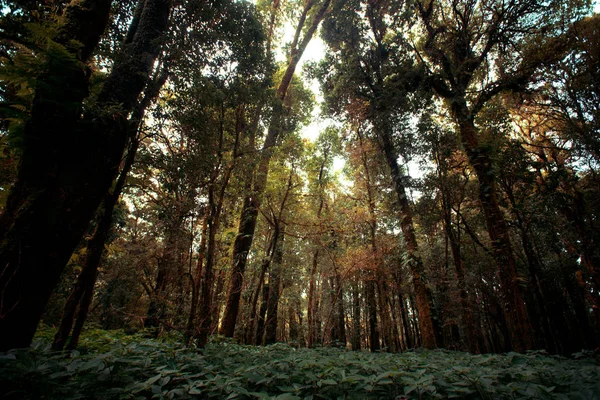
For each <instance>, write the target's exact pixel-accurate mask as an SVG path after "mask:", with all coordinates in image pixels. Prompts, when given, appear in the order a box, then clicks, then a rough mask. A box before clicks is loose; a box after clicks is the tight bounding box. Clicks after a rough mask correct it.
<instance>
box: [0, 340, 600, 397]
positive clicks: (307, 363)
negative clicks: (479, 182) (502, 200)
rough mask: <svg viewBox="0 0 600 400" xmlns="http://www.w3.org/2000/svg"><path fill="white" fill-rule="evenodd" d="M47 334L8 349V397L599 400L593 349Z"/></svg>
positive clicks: (2, 384) (598, 362)
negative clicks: (58, 343)
mask: <svg viewBox="0 0 600 400" xmlns="http://www.w3.org/2000/svg"><path fill="white" fill-rule="evenodd" d="M43 336H44V335H42V337H38V338H37V339H36V341H35V342H34V345H32V347H31V348H30V349H26V350H25V349H21V350H12V351H10V352H8V353H0V398H6V399H40V398H46V399H147V398H158V399H162V398H170V399H185V398H201V399H204V398H216V399H268V398H275V399H397V400H401V399H430V398H442V399H445V398H466V399H480V398H482V399H514V398H535V399H594V398H599V399H600V357H598V355H597V354H594V353H592V352H589V353H588V352H582V353H577V354H574V355H573V356H572V357H570V358H565V357H560V356H553V355H548V354H545V353H544V352H529V353H527V354H517V353H508V354H485V355H471V354H469V353H463V352H457V351H447V350H434V351H427V350H418V351H410V352H405V353H402V354H390V353H370V352H366V351H361V352H352V351H348V350H344V349H338V348H319V349H305V348H301V349H296V348H294V347H291V346H288V345H285V344H275V345H272V346H266V347H252V346H241V345H237V344H234V343H231V342H228V341H220V342H218V341H213V342H212V343H210V344H209V345H208V346H207V347H206V348H205V349H204V350H199V349H193V348H186V347H184V346H183V345H181V342H179V341H177V340H173V339H170V340H154V339H147V338H143V337H142V336H141V335H133V336H129V335H125V334H124V333H122V332H119V331H116V332H108V331H99V330H92V331H88V332H87V334H86V335H85V336H84V337H83V338H82V341H81V344H80V347H81V349H80V350H79V351H72V352H68V353H66V355H65V353H56V352H52V351H51V350H50V345H49V341H48V336H49V335H46V337H43Z"/></svg>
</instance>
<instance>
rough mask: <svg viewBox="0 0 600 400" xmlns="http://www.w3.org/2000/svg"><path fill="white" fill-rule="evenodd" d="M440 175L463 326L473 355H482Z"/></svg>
mask: <svg viewBox="0 0 600 400" xmlns="http://www.w3.org/2000/svg"><path fill="white" fill-rule="evenodd" d="M439 175H440V178H441V179H442V182H441V189H442V207H443V214H444V230H445V231H446V236H447V237H448V241H449V242H450V249H451V251H452V259H453V261H454V270H455V273H456V280H457V282H458V290H459V295H460V305H461V308H462V309H461V316H462V320H463V324H464V326H465V333H466V336H467V345H468V347H469V351H470V352H471V353H473V354H479V353H481V349H480V348H479V345H478V341H477V330H476V328H475V322H474V319H473V307H472V305H471V302H470V301H469V295H468V293H467V290H466V288H467V283H466V280H465V266H464V261H463V258H462V255H461V249H460V242H459V240H458V238H457V237H456V233H455V232H454V230H453V229H452V214H451V208H450V207H451V205H450V196H449V194H448V189H447V182H446V176H445V171H440V173H439Z"/></svg>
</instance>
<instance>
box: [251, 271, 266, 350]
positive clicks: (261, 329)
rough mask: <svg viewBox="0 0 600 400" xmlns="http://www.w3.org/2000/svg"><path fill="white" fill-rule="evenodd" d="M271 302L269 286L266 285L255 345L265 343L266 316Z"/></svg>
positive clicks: (257, 322)
mask: <svg viewBox="0 0 600 400" xmlns="http://www.w3.org/2000/svg"><path fill="white" fill-rule="evenodd" d="M268 301H269V284H268V283H267V284H265V285H264V286H263V289H262V300H261V303H260V309H259V311H258V318H257V321H256V337H255V338H254V343H256V344H257V345H261V344H262V343H263V337H264V335H265V316H266V315H267V303H268Z"/></svg>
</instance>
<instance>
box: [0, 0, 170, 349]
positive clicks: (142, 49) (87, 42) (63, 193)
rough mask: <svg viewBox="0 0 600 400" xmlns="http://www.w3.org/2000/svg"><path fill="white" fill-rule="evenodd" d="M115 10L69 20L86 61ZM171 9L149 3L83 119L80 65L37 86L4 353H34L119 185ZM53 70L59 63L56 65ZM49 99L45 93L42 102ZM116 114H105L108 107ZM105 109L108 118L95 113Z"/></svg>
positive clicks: (0, 275)
mask: <svg viewBox="0 0 600 400" xmlns="http://www.w3.org/2000/svg"><path fill="white" fill-rule="evenodd" d="M110 4H111V2H109V1H91V0H90V1H77V2H75V1H74V2H73V3H72V6H73V7H72V8H71V7H70V9H71V10H72V11H73V12H70V11H69V9H68V10H67V12H66V15H65V18H64V21H65V23H64V25H63V31H62V33H61V36H62V37H64V41H65V43H76V42H79V43H81V44H83V47H77V50H75V49H72V50H70V51H72V53H73V54H75V53H76V52H77V54H78V55H79V57H80V61H86V60H87V58H88V57H89V56H90V55H91V54H92V52H93V49H94V48H95V47H96V44H97V42H98V39H99V37H100V35H101V34H102V32H103V31H104V28H105V27H106V23H107V19H108V12H109V11H110ZM170 9H171V3H170V1H167V0H147V1H146V3H145V7H144V11H143V13H142V16H141V19H140V25H139V27H138V30H137V32H136V35H135V36H134V39H133V41H132V43H131V44H129V45H126V46H125V47H124V48H123V50H122V51H121V56H120V57H118V58H117V61H116V62H115V64H114V66H113V69H112V71H111V73H110V75H109V76H108V77H107V79H106V81H105V82H104V84H103V86H102V89H101V90H100V93H99V94H98V98H97V103H96V107H94V110H91V111H90V112H89V113H87V114H86V115H85V116H84V118H83V119H80V118H79V117H80V114H81V104H82V101H83V99H84V98H85V97H86V96H87V83H88V78H87V76H86V72H85V69H84V68H83V66H82V65H81V64H79V63H78V62H74V63H72V64H71V66H70V67H67V68H65V66H64V63H61V65H60V66H58V65H56V64H55V65H54V67H52V60H50V65H49V66H50V68H48V71H49V72H48V75H47V76H46V77H45V78H44V77H41V79H42V80H47V81H48V82H50V81H54V82H57V81H59V83H58V87H56V86H55V85H54V84H48V85H38V86H37V87H38V89H37V91H36V95H35V99H34V102H33V106H32V113H31V119H30V121H29V122H28V123H27V125H26V127H25V141H26V144H25V146H24V149H23V155H22V158H21V164H20V166H19V173H18V178H17V182H16V184H15V185H14V187H13V188H12V189H11V193H10V195H9V199H8V202H7V207H6V209H5V212H4V213H3V215H2V218H1V221H0V227H1V228H0V229H1V232H0V243H1V245H0V291H1V293H2V298H3V304H2V310H0V315H1V316H2V318H1V319H0V351H2V350H6V349H9V348H12V347H24V346H27V345H29V343H30V342H31V339H32V338H33V334H34V333H35V329H36V327H37V324H38V322H39V320H40V316H41V314H42V312H43V310H44V307H45V305H46V303H47V302H48V298H49V297H50V294H51V292H52V290H53V289H54V287H55V286H56V285H57V283H58V281H59V278H60V274H61V272H62V270H63V269H64V267H65V265H66V263H67V262H68V260H69V257H70V256H71V254H72V252H73V250H74V248H75V247H76V246H77V244H78V243H79V241H80V240H81V237H82V235H83V233H84V231H85V229H86V228H87V226H88V224H89V222H90V220H91V218H92V217H93V215H94V212H95V211H96V210H97V208H98V205H99V204H100V202H101V200H102V198H103V196H104V195H105V194H106V192H107V191H108V189H109V187H110V186H111V184H112V182H113V179H114V178H115V176H116V174H117V171H118V166H119V164H120V162H121V157H122V155H123V151H124V149H125V146H126V143H127V138H128V129H127V123H126V120H127V116H128V115H129V113H130V112H131V110H132V109H133V107H134V105H135V101H136V99H137V97H138V96H139V94H140V93H141V91H142V90H143V88H144V86H145V84H146V82H147V80H148V77H149V74H150V72H151V71H152V68H153V66H154V61H155V59H156V57H157V56H158V53H159V49H160V44H159V41H158V40H157V39H158V38H159V37H160V36H161V35H162V34H163V33H164V31H165V30H166V28H167V25H168V21H169V13H170ZM55 61H56V60H55ZM43 92H44V93H43ZM115 105H119V106H120V107H119V109H118V110H115V111H114V112H112V113H111V115H110V116H107V115H105V111H104V110H105V109H106V107H108V106H111V107H113V108H114V106H115ZM97 110H102V111H97Z"/></svg>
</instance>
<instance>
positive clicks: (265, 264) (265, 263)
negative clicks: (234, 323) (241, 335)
mask: <svg viewBox="0 0 600 400" xmlns="http://www.w3.org/2000/svg"><path fill="white" fill-rule="evenodd" d="M278 237H279V234H278V232H277V230H276V229H275V230H273V231H272V232H271V239H270V240H269V246H268V247H267V253H266V254H265V258H263V260H262V263H261V266H260V274H259V276H258V283H257V284H256V289H255V290H254V293H253V294H252V297H251V299H250V317H249V321H248V328H247V332H246V343H248V344H258V343H256V342H255V341H254V340H255V337H256V332H255V329H254V328H255V324H256V318H257V315H256V307H257V305H258V297H259V296H260V293H261V289H262V286H263V284H264V283H265V274H266V272H267V270H268V269H269V266H270V265H271V261H272V259H273V254H274V251H275V248H276V247H277V239H278Z"/></svg>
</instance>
